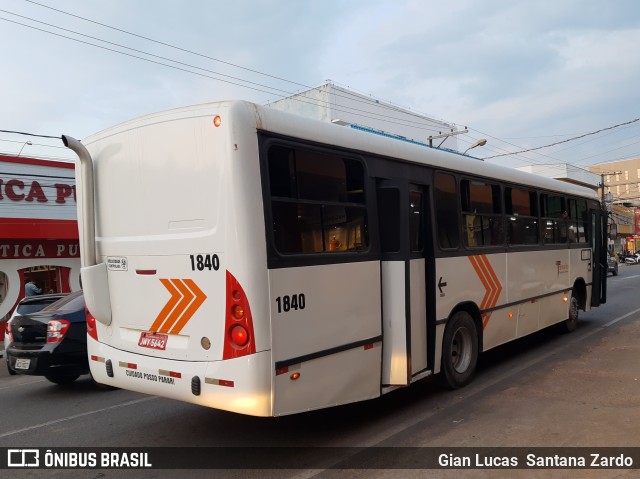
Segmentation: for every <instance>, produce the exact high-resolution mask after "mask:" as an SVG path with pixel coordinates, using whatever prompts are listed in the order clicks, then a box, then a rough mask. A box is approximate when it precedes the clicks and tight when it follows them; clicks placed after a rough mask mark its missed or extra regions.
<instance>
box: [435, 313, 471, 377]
mask: <svg viewBox="0 0 640 479" xmlns="http://www.w3.org/2000/svg"><path fill="white" fill-rule="evenodd" d="M477 364H478V330H477V328H476V323H475V321H474V320H473V318H472V317H471V315H470V314H469V313H467V312H466V311H458V312H457V313H455V314H454V315H453V316H452V317H451V319H450V320H449V321H448V323H447V328H446V329H445V332H444V338H443V344H442V365H441V370H440V373H441V374H440V376H441V379H442V381H443V382H444V385H445V386H447V387H449V388H451V389H458V388H461V387H463V386H465V385H467V384H469V383H470V382H471V379H472V378H473V375H474V373H475V371H476V366H477Z"/></svg>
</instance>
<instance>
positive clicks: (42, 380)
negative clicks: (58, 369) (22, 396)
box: [0, 379, 46, 391]
mask: <svg viewBox="0 0 640 479" xmlns="http://www.w3.org/2000/svg"><path fill="white" fill-rule="evenodd" d="M45 381H46V379H38V380H36V381H29V382H27V383H22V384H12V385H10V386H2V387H1V388H0V391H2V390H3V389H13V388H17V387H20V386H29V385H30V384H38V383H43V382H45Z"/></svg>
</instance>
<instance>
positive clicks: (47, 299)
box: [3, 293, 69, 374]
mask: <svg viewBox="0 0 640 479" xmlns="http://www.w3.org/2000/svg"><path fill="white" fill-rule="evenodd" d="M67 294H69V293H53V294H40V295H37V296H27V297H26V298H23V299H22V300H21V301H20V302H19V303H18V306H17V307H16V309H15V310H14V311H13V314H12V315H11V319H13V318H15V317H16V316H21V315H23V314H28V313H37V312H38V311H40V310H41V309H42V308H44V307H46V306H49V305H50V304H51V303H55V302H56V301H58V300H59V299H62V298H64V297H65V296H66V295H67ZM11 319H9V321H7V323H6V324H5V328H6V329H5V341H4V343H5V344H4V345H3V346H4V348H3V349H5V350H6V349H7V348H8V347H9V331H8V328H9V322H11ZM7 369H8V370H9V374H15V371H14V370H13V369H11V368H10V367H9V362H8V361H7Z"/></svg>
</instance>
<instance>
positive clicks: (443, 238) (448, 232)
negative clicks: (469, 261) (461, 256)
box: [434, 173, 460, 249]
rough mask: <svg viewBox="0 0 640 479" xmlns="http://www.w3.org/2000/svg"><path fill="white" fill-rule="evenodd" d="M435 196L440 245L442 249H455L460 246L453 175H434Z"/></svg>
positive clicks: (456, 195) (456, 197)
mask: <svg viewBox="0 0 640 479" xmlns="http://www.w3.org/2000/svg"><path fill="white" fill-rule="evenodd" d="M434 196H435V208H436V228H437V237H438V245H439V246H440V248H441V249H454V248H457V247H458V245H459V242H460V240H459V238H460V233H459V227H458V224H459V223H458V217H459V213H458V194H457V188H456V179H455V177H454V176H453V175H449V174H446V173H436V174H435V175H434Z"/></svg>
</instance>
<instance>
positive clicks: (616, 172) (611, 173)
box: [600, 171, 622, 210]
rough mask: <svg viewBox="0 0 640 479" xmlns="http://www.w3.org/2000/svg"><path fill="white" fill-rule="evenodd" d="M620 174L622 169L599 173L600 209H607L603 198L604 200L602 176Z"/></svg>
mask: <svg viewBox="0 0 640 479" xmlns="http://www.w3.org/2000/svg"><path fill="white" fill-rule="evenodd" d="M620 174H622V171H612V172H609V173H604V172H603V173H600V188H602V191H601V194H600V198H601V202H602V209H605V210H606V209H607V207H606V204H605V200H604V187H605V184H604V177H605V176H613V175H620ZM606 186H610V185H606Z"/></svg>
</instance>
